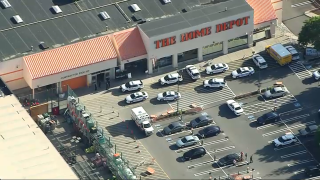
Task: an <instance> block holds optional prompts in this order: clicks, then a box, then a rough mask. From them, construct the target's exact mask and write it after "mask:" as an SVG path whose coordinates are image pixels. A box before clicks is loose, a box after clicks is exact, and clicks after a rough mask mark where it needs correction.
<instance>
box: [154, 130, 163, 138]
mask: <svg viewBox="0 0 320 180" xmlns="http://www.w3.org/2000/svg"><path fill="white" fill-rule="evenodd" d="M156 135H157V136H158V137H164V135H163V134H162V132H160V131H157V133H156Z"/></svg>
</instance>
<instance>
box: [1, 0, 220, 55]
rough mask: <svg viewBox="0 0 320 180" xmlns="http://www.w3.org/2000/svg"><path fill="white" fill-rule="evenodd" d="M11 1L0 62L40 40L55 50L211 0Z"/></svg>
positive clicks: (5, 11) (24, 52) (4, 15)
mask: <svg viewBox="0 0 320 180" xmlns="http://www.w3.org/2000/svg"><path fill="white" fill-rule="evenodd" d="M220 1H221V0H220ZM222 1H224V0H222ZM9 2H10V4H11V8H7V9H5V8H3V7H2V8H0V13H1V16H0V61H4V60H9V59H13V58H16V57H21V56H24V55H28V54H33V53H37V52H40V51H42V50H41V49H40V47H39V44H40V42H44V43H45V44H46V45H47V46H48V47H49V48H50V49H52V48H56V47H60V46H64V45H68V44H72V43H75V42H80V41H83V40H87V39H90V38H93V37H97V36H102V35H105V34H110V33H113V32H118V31H121V30H125V29H130V28H132V27H135V26H136V24H137V22H138V21H137V20H136V19H137V18H138V19H139V18H141V19H146V20H147V21H153V20H155V19H159V18H166V17H170V16H173V15H175V14H178V13H180V12H181V10H182V9H187V10H190V9H194V8H197V7H199V6H200V3H204V2H208V0H172V3H169V4H162V1H161V0H138V1H137V0H130V1H129V0H112V1H110V0H95V1H92V0H81V1H78V2H77V3H74V2H73V0H41V1H40V0H28V1H27V2H28V3H26V1H21V0H9ZM131 4H137V5H138V6H139V7H140V9H141V11H139V12H131V11H130V9H129V6H130V5H131ZM53 5H58V6H59V7H60V9H61V10H62V13H59V14H55V13H54V12H53V10H52V8H51V7H52V6H53ZM103 11H106V12H107V13H108V14H109V16H110V19H107V20H103V19H102V18H101V16H100V15H99V13H100V12H103ZM14 15H19V16H20V17H21V19H22V20H23V22H22V23H19V24H16V23H15V22H14V20H13V19H12V17H13V16H14ZM147 23H148V22H147ZM31 46H33V47H32V48H31ZM31 49H32V50H31ZM47 50H48V49H47ZM47 50H45V51H47Z"/></svg>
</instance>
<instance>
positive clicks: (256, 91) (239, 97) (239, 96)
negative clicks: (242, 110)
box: [234, 90, 260, 100]
mask: <svg viewBox="0 0 320 180" xmlns="http://www.w3.org/2000/svg"><path fill="white" fill-rule="evenodd" d="M257 94H260V92H259V91H258V90H255V91H251V92H248V93H244V94H240V95H238V96H236V97H234V99H236V100H238V99H244V98H248V97H250V96H253V95H257Z"/></svg>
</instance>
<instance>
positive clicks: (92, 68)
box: [31, 59, 117, 88]
mask: <svg viewBox="0 0 320 180" xmlns="http://www.w3.org/2000/svg"><path fill="white" fill-rule="evenodd" d="M115 67H117V59H112V60H107V61H104V62H100V63H95V64H92V65H88V66H84V67H80V68H77V69H73V70H70V71H66V72H62V73H59V74H54V75H51V76H45V77H42V78H38V79H33V80H32V85H31V88H37V87H38V86H39V87H42V86H46V85H49V84H54V83H57V82H61V81H65V80H68V79H73V78H76V77H79V76H83V75H88V74H91V73H94V72H98V71H102V70H105V69H109V68H115Z"/></svg>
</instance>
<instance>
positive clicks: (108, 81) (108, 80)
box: [107, 78, 110, 87]
mask: <svg viewBox="0 0 320 180" xmlns="http://www.w3.org/2000/svg"><path fill="white" fill-rule="evenodd" d="M107 83H108V86H109V87H110V79H109V78H107Z"/></svg>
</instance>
